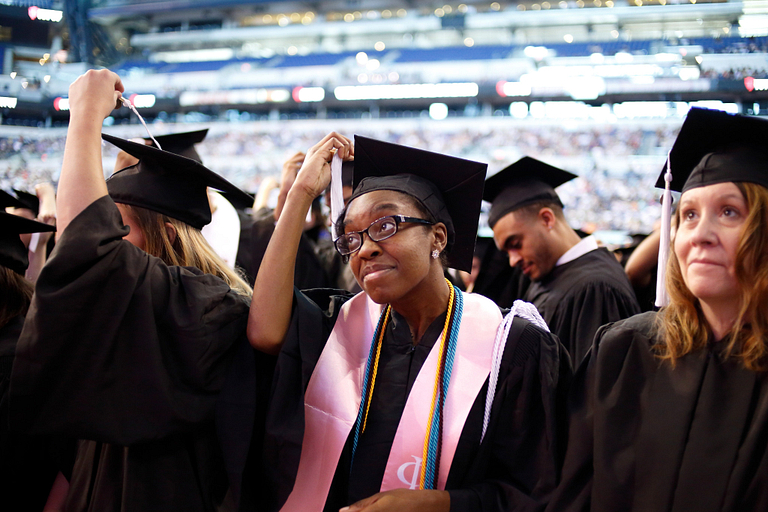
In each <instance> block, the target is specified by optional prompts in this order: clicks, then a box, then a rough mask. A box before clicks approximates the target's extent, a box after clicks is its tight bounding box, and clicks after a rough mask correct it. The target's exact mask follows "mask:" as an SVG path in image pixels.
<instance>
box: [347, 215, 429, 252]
mask: <svg viewBox="0 0 768 512" xmlns="http://www.w3.org/2000/svg"><path fill="white" fill-rule="evenodd" d="M403 222H410V223H414V224H426V225H429V226H431V225H433V224H434V222H430V221H428V220H424V219H418V218H416V217H406V216H404V215H387V216H386V217H382V218H380V219H376V220H375V221H373V222H371V225H370V226H368V227H367V228H365V229H364V230H362V231H351V232H349V233H344V234H343V235H341V236H340V237H338V238H337V239H336V240H334V241H333V243H334V245H336V250H337V251H339V254H341V255H342V256H349V255H350V254H352V253H354V252H357V251H359V250H360V247H362V245H363V233H366V234H367V235H368V238H370V239H371V240H373V241H374V242H381V241H382V240H386V239H387V238H390V237H392V236H394V235H395V233H397V228H398V226H400V224H402V223H403Z"/></svg>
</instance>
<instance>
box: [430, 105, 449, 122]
mask: <svg viewBox="0 0 768 512" xmlns="http://www.w3.org/2000/svg"><path fill="white" fill-rule="evenodd" d="M429 117H431V118H432V119H434V120H435V121H442V120H443V119H445V118H446V117H448V105H446V104H445V103H433V104H431V105H430V106H429Z"/></svg>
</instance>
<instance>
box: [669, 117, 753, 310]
mask: <svg viewBox="0 0 768 512" xmlns="http://www.w3.org/2000/svg"><path fill="white" fill-rule="evenodd" d="M766 140H768V121H766V120H763V119H760V118H757V117H750V116H743V115H735V114H728V113H726V112H721V111H719V110H708V109H703V108H692V109H691V110H689V111H688V115H687V116H686V118H685V121H684V122H683V126H682V127H681V128H680V133H678V135H677V139H675V143H674V145H673V146H672V150H671V151H670V152H669V156H668V157H667V162H666V163H665V164H664V168H663V169H662V171H661V175H660V176H659V179H658V180H657V181H656V186H657V187H659V188H664V189H665V190H664V196H663V201H662V202H663V205H662V217H661V241H660V245H659V272H658V281H657V283H656V306H658V307H661V306H666V305H667V303H668V302H669V297H668V295H667V291H666V287H665V279H666V264H667V258H668V256H669V245H670V229H671V224H672V222H671V221H672V195H671V193H670V191H672V190H675V191H678V192H685V191H687V190H690V189H692V188H697V187H704V186H707V185H714V184H716V183H726V182H750V183H757V184H759V185H762V186H764V187H768V150H766Z"/></svg>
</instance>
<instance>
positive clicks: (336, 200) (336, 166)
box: [331, 153, 344, 240]
mask: <svg viewBox="0 0 768 512" xmlns="http://www.w3.org/2000/svg"><path fill="white" fill-rule="evenodd" d="M341 163H342V160H341V157H340V156H339V154H338V153H336V154H335V155H333V159H332V160H331V234H332V236H333V239H334V240H336V239H337V238H338V237H339V235H340V234H341V233H337V232H336V220H337V219H338V218H339V214H340V213H341V210H342V209H343V208H344V190H343V188H342V185H343V183H342V182H341Z"/></svg>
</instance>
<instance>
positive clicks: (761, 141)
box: [656, 108, 768, 192]
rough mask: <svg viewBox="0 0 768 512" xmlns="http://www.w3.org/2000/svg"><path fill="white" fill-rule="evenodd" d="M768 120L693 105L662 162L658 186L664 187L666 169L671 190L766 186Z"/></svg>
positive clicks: (767, 181) (767, 185) (767, 176)
mask: <svg viewBox="0 0 768 512" xmlns="http://www.w3.org/2000/svg"><path fill="white" fill-rule="evenodd" d="M767 141H768V121H766V120H764V119H760V118H758V117H750V116H743V115H737V114H728V113H726V112H721V111H719V110H708V109H703V108H692V109H691V110H690V111H689V112H688V115H687V116H686V118H685V122H684V123H683V126H682V127H681V128H680V133H679V134H678V135H677V139H676V140H675V143H674V145H673V146H672V151H670V153H669V159H668V160H667V162H666V163H665V164H664V168H663V169H662V171H661V175H660V176H659V179H658V180H657V181H656V186H657V187H658V188H664V185H665V180H664V176H665V174H666V172H667V169H668V168H670V170H671V172H672V181H671V182H670V189H671V190H675V191H677V192H684V191H686V190H689V189H691V188H695V187H703V186H706V185H714V184H715V183H725V182H729V181H733V182H740V181H747V182H751V183H758V184H760V185H763V186H764V187H768V149H766V148H767V147H768V142H767Z"/></svg>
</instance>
